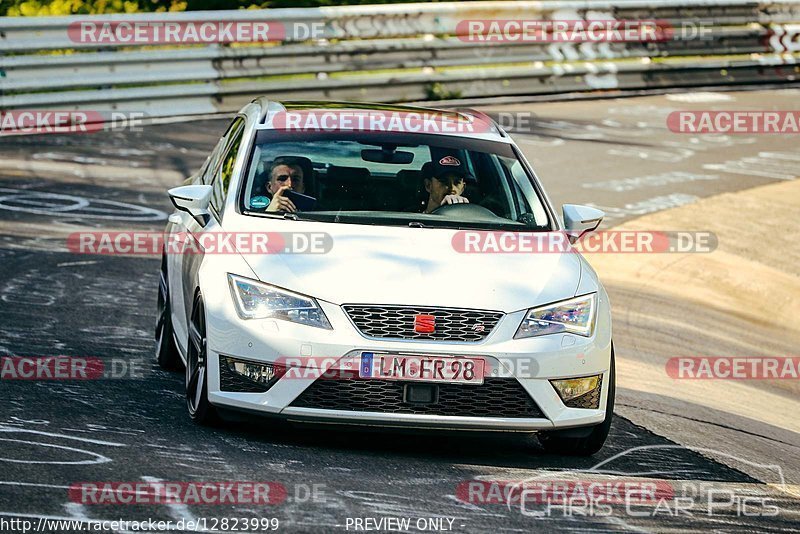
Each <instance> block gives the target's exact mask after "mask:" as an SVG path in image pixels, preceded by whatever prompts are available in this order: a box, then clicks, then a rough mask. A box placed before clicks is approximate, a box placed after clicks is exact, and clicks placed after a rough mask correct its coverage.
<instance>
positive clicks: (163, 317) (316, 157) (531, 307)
mask: <svg viewBox="0 0 800 534" xmlns="http://www.w3.org/2000/svg"><path fill="white" fill-rule="evenodd" d="M169 194H170V197H171V199H172V202H173V204H174V205H175V207H176V210H175V212H174V213H173V214H172V215H171V216H170V218H169V223H168V225H167V230H166V232H167V234H166V235H167V239H166V240H165V246H164V255H163V259H162V262H161V278H160V285H159V298H158V319H157V323H156V356H157V358H158V360H159V362H160V363H161V365H162V366H164V367H165V368H180V367H185V369H186V402H187V407H188V412H189V415H190V417H191V418H192V419H194V420H195V421H197V422H199V423H208V422H211V421H214V420H216V419H217V417H218V416H219V415H227V414H233V413H234V412H236V411H241V412H249V413H251V414H253V413H255V414H262V415H272V416H279V417H282V418H285V419H288V420H290V421H306V422H307V421H311V422H325V423H342V424H357V425H368V426H378V427H386V428H390V427H404V428H418V429H422V428H425V429H442V430H448V429H450V430H491V431H514V432H531V433H536V434H537V435H538V438H539V441H540V442H541V444H542V446H543V447H544V448H545V449H546V450H548V451H552V452H554V453H560V454H580V455H587V454H592V453H594V452H596V451H598V450H599V449H600V448H601V447H602V445H603V443H604V442H605V440H606V437H607V435H608V433H609V429H610V425H611V419H612V412H613V405H614V389H615V386H614V384H615V375H614V353H613V347H612V341H611V313H610V307H609V300H608V296H607V294H606V292H605V290H604V289H603V286H602V285H601V283H600V281H599V280H598V278H597V275H596V274H595V272H594V271H593V270H592V268H591V267H590V266H589V264H588V263H587V262H586V260H585V259H584V258H583V257H582V256H581V255H580V254H579V253H577V252H576V251H575V250H574V249H573V248H572V246H571V245H570V240H572V239H574V238H575V237H576V236H579V235H580V234H582V233H583V232H587V231H591V230H594V229H595V228H596V227H597V225H598V224H600V221H601V219H602V217H603V213H602V212H600V211H598V210H596V209H593V208H589V207H585V206H576V205H565V206H564V207H563V209H562V215H563V220H562V218H560V217H559V216H557V214H556V211H555V210H554V208H553V207H552V205H551V204H550V201H549V200H548V198H547V196H546V194H545V193H544V191H543V188H542V185H541V183H540V182H539V180H538V178H537V177H536V175H535V174H534V172H533V170H532V169H531V167H530V165H529V164H528V162H527V161H526V160H525V158H524V157H523V155H522V154H521V152H520V150H519V149H518V148H517V146H516V145H515V144H514V142H513V141H512V139H511V138H510V137H509V136H508V135H507V134H506V133H505V132H504V131H503V130H502V129H501V128H500V127H499V126H498V125H497V124H495V123H494V122H493V121H492V120H491V119H490V118H488V117H486V116H485V115H482V114H481V113H478V112H470V111H463V112H452V111H442V110H434V109H424V108H415V107H404V106H387V105H379V104H376V105H367V104H346V103H324V102H284V103H277V102H271V101H268V100H266V99H264V98H261V99H256V100H254V101H253V102H252V103H251V104H248V105H247V106H245V107H244V108H243V109H242V110H241V111H240V112H239V113H238V114H237V115H236V117H235V118H234V119H233V121H232V122H231V124H230V126H229V127H228V129H227V131H226V132H225V134H224V135H223V136H222V138H221V139H220V141H219V143H218V144H217V146H216V148H215V149H214V150H213V152H212V153H211V155H210V156H209V157H208V159H207V160H206V162H205V164H204V165H203V167H202V168H201V169H200V171H199V172H198V173H197V174H196V175H194V176H192V177H191V178H189V179H188V180H187V181H186V183H185V185H183V186H182V187H176V188H175V189H172V190H170V192H169Z"/></svg>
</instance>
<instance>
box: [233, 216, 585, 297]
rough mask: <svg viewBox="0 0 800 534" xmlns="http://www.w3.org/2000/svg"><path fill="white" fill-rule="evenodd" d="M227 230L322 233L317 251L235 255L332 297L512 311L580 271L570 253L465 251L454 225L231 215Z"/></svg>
mask: <svg viewBox="0 0 800 534" xmlns="http://www.w3.org/2000/svg"><path fill="white" fill-rule="evenodd" d="M225 230H226V231H227V232H281V233H286V232H300V233H306V232H309V233H325V234H327V235H328V236H330V237H329V238H328V242H329V243H331V245H332V246H331V247H330V250H329V251H328V252H326V253H324V254H308V253H305V254H297V253H293V254H286V253H281V254H242V257H243V258H244V259H245V261H247V263H248V264H249V265H250V267H251V268H252V269H253V272H255V273H256V276H258V278H259V279H260V280H261V281H263V282H266V283H269V284H273V285H276V286H279V287H282V288H285V289H289V290H291V291H295V292H298V293H303V294H305V295H309V296H312V297H315V298H317V299H321V300H325V301H328V302H331V303H334V304H387V305H389V304H399V305H414V306H442V307H453V308H472V309H487V310H499V311H503V312H506V313H508V312H513V311H517V310H522V309H525V308H530V307H532V306H537V305H541V304H546V303H550V302H555V301H558V300H562V299H566V298H570V297H572V296H574V295H575V291H576V289H577V287H578V283H579V281H580V276H581V258H580V256H579V255H578V254H576V253H572V252H560V253H535V254H531V253H528V254H525V253H517V254H498V253H494V254H492V253H482V254H476V253H471V254H465V253H461V252H458V251H456V250H455V249H454V247H453V245H452V240H453V236H454V235H455V234H456V233H457V232H458V230H451V229H434V228H407V227H387V226H371V225H357V224H341V223H318V222H305V221H285V220H281V219H277V220H276V219H265V218H258V217H250V216H241V215H240V216H238V217H236V221H235V223H234V224H230V225H228V224H226V227H225Z"/></svg>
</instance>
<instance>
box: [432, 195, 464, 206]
mask: <svg viewBox="0 0 800 534" xmlns="http://www.w3.org/2000/svg"><path fill="white" fill-rule="evenodd" d="M446 204H469V200H468V199H467V197H462V196H460V195H447V196H445V197H444V198H443V199H442V203H441V204H439V205H440V206H444V205H446Z"/></svg>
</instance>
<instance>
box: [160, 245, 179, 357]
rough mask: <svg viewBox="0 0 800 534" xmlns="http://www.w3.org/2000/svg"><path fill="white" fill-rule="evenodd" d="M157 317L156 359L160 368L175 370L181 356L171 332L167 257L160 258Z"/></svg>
mask: <svg viewBox="0 0 800 534" xmlns="http://www.w3.org/2000/svg"><path fill="white" fill-rule="evenodd" d="M157 311H158V317H157V318H156V349H155V352H156V360H157V361H158V365H160V366H161V368H162V369H166V370H168V371H175V370H177V369H180V367H181V358H180V355H179V354H178V348H177V347H176V346H175V339H174V337H173V334H172V319H171V317H170V309H169V283H168V282H167V258H166V256H164V257H162V259H161V276H160V277H159V280H158V308H157Z"/></svg>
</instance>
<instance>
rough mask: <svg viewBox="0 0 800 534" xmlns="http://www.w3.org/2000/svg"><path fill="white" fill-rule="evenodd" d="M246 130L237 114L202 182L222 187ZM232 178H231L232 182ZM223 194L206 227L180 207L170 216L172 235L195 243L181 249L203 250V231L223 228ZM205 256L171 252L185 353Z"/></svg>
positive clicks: (177, 326) (174, 307)
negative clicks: (222, 176) (222, 178)
mask: <svg viewBox="0 0 800 534" xmlns="http://www.w3.org/2000/svg"><path fill="white" fill-rule="evenodd" d="M243 132H244V119H243V118H242V117H237V118H236V119H234V121H233V122H232V123H231V124H230V126H229V127H228V130H227V131H226V132H225V135H223V136H222V138H220V141H219V143H217V146H216V148H215V149H214V151H213V152H212V153H211V156H210V157H209V158H208V160H207V162H206V166H205V168H204V170H203V171H202V172H201V173H199V174H198V177H197V182H196V183H198V184H206V185H211V186H212V187H222V186H223V184H222V182H221V181H219V180H218V176H219V173H220V171H221V170H222V169H223V166H224V165H225V163H226V161H228V160H229V159H230V158H231V157H233V158H234V159H235V156H236V153H237V152H238V147H239V145H240V144H241V139H242V135H243ZM229 180H230V177H228V181H229ZM218 195H219V193H218V192H217V191H216V190H215V191H214V194H212V201H211V202H212V205H211V208H210V211H211V213H212V217H211V220H210V221H209V222H208V224H207V225H206V226H205V227H201V226H200V224H199V223H198V222H197V221H195V220H194V218H193V217H192V216H191V215H189V214H188V213H187V212H185V211H180V210H177V211H175V212H174V213H173V214H172V215H171V216H170V222H171V223H172V224H171V228H170V234H171V237H175V234H180V236H181V238H182V239H179V240H178V242H182V240H191V241H193V243H188V242H186V243H183V244H181V245H178V246H177V248H178V249H183V248H187V249H188V248H191V249H192V250H200V251H202V248H201V247H200V244H199V241H198V235H199V234H200V233H202V232H215V231H219V230H220V226H219V223H220V219H221V213H222V212H221V210H220V209H219V206H220V203H219V202H217V201H216V198H217V196H218ZM202 259H203V253H202V252H200V253H194V252H193V253H189V254H180V253H175V254H167V268H168V274H169V286H170V292H169V295H170V309H171V312H172V325H173V330H174V331H175V337H176V338H177V341H178V344H179V345H180V348H181V352H183V353H185V351H186V347H187V343H188V339H189V338H188V336H189V330H188V317H189V314H190V313H191V306H192V299H193V298H194V288H195V287H197V270H198V269H199V267H200V263H201V262H202Z"/></svg>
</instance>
